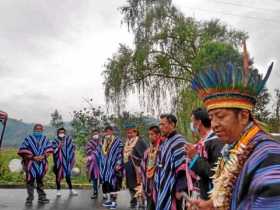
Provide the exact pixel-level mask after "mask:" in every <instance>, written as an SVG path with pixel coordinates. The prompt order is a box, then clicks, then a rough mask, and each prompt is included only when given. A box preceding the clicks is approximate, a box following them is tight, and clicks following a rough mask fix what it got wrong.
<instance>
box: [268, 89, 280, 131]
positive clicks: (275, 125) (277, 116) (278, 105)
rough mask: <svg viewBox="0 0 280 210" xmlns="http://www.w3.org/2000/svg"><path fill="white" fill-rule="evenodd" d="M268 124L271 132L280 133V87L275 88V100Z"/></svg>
mask: <svg viewBox="0 0 280 210" xmlns="http://www.w3.org/2000/svg"><path fill="white" fill-rule="evenodd" d="M270 126H271V132H275V133H280V89H275V101H274V104H273V112H272V117H271V119H270Z"/></svg>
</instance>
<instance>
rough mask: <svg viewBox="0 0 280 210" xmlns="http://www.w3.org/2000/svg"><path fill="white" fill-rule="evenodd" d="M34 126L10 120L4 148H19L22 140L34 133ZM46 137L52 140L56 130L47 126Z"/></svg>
mask: <svg viewBox="0 0 280 210" xmlns="http://www.w3.org/2000/svg"><path fill="white" fill-rule="evenodd" d="M33 126H34V124H31V123H25V122H22V121H19V120H16V119H8V122H7V127H6V132H5V135H4V140H3V147H18V146H19V145H20V143H21V142H22V140H23V139H24V138H25V137H26V136H27V135H28V134H30V133H32V129H33ZM44 133H45V135H47V136H48V137H49V138H52V137H53V136H54V134H55V129H54V128H52V127H50V126H45V131H44Z"/></svg>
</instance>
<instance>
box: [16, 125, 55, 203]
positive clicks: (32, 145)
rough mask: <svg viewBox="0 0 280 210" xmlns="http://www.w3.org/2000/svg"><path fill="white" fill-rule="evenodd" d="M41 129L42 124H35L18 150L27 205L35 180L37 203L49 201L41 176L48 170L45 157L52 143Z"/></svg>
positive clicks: (30, 200) (29, 201) (49, 151)
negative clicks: (23, 172)
mask: <svg viewBox="0 0 280 210" xmlns="http://www.w3.org/2000/svg"><path fill="white" fill-rule="evenodd" d="M43 130H44V127H43V125H41V124H36V125H35V126H34V129H33V134H32V135H29V136H27V137H26V138H25V139H24V141H23V143H22V144H21V145H20V148H19V150H18V155H19V156H21V157H22V164H23V169H24V171H25V174H26V187H27V194H28V197H27V199H26V205H27V206H30V205H32V201H33V199H34V188H35V186H34V183H35V182H36V183H37V186H36V188H37V192H38V197H39V203H41V204H45V203H49V199H47V198H46V193H45V191H44V189H43V186H44V185H43V178H44V176H45V175H46V172H47V170H48V160H47V158H48V156H49V155H50V154H51V153H52V152H53V149H52V144H51V143H50V142H49V140H48V139H47V137H46V136H44V135H43Z"/></svg>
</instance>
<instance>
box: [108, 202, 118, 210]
mask: <svg viewBox="0 0 280 210" xmlns="http://www.w3.org/2000/svg"><path fill="white" fill-rule="evenodd" d="M116 208H117V203H116V202H112V205H111V206H109V207H108V209H116Z"/></svg>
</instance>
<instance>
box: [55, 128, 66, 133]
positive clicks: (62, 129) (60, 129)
mask: <svg viewBox="0 0 280 210" xmlns="http://www.w3.org/2000/svg"><path fill="white" fill-rule="evenodd" d="M60 131H64V133H66V129H65V128H63V127H61V128H59V129H57V132H56V133H57V135H58V134H59V132H60Z"/></svg>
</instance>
